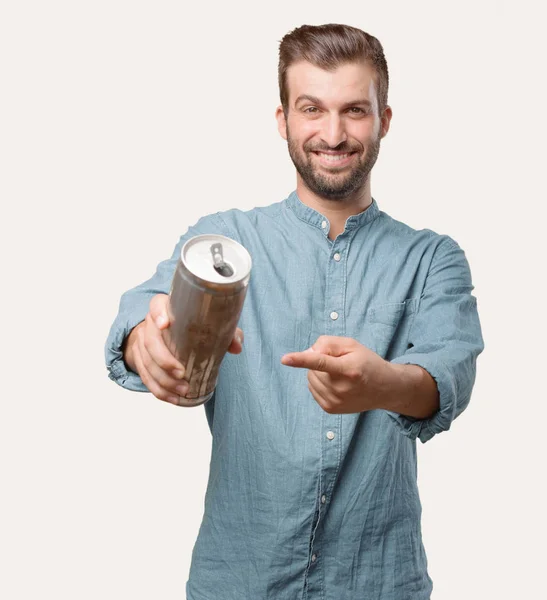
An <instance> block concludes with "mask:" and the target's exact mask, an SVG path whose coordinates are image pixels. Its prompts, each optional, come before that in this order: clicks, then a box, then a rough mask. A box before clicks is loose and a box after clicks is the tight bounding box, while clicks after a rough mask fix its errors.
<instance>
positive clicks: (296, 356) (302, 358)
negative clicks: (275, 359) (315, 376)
mask: <svg viewBox="0 0 547 600" xmlns="http://www.w3.org/2000/svg"><path fill="white" fill-rule="evenodd" d="M281 362H282V364H284V365H287V366H288V367H297V368H301V369H311V370H312V371H322V372H324V373H330V374H331V375H341V374H342V372H343V371H342V365H341V364H340V359H339V358H338V357H335V356H329V355H328V354H323V353H321V352H316V351H315V350H311V349H309V350H305V351H304V352H290V353H289V354H285V355H284V356H283V357H282V358H281Z"/></svg>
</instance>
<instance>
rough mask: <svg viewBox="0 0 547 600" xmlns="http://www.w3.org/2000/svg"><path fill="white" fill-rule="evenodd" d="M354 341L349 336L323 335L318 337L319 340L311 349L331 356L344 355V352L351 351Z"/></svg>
mask: <svg viewBox="0 0 547 600" xmlns="http://www.w3.org/2000/svg"><path fill="white" fill-rule="evenodd" d="M354 342H355V341H354V340H352V339H351V338H347V337H340V336H336V335H322V336H320V337H318V338H317V341H316V342H315V344H313V346H312V347H311V348H310V350H315V352H321V354H328V355H329V356H344V354H347V353H348V352H351V350H352V348H353V345H354Z"/></svg>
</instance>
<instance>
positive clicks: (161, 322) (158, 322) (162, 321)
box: [156, 315, 167, 327]
mask: <svg viewBox="0 0 547 600" xmlns="http://www.w3.org/2000/svg"><path fill="white" fill-rule="evenodd" d="M166 323H167V319H166V317H165V315H160V316H159V317H158V318H157V319H156V325H157V326H158V327H163V326H164V325H165V324H166Z"/></svg>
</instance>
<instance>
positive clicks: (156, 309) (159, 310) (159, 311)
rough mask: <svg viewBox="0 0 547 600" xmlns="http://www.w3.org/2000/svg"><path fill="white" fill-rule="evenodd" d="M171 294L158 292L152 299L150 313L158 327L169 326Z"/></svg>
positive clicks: (164, 327)
mask: <svg viewBox="0 0 547 600" xmlns="http://www.w3.org/2000/svg"><path fill="white" fill-rule="evenodd" d="M168 302H169V296H168V295H167V294H156V295H155V296H154V297H153V298H152V300H150V315H151V316H152V319H153V320H154V323H156V326H157V327H158V329H166V328H167V327H169V314H168V312H167V303H168Z"/></svg>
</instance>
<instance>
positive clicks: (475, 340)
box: [388, 236, 484, 442]
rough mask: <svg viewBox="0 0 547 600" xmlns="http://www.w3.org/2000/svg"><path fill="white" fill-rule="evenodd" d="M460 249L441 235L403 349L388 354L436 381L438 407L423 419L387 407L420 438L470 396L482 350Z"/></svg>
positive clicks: (443, 426)
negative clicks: (406, 344)
mask: <svg viewBox="0 0 547 600" xmlns="http://www.w3.org/2000/svg"><path fill="white" fill-rule="evenodd" d="M473 289H474V287H473V285H472V282H471V272H470V269H469V264H468V261H467V258H466V256H465V253H464V252H463V250H462V249H461V248H460V247H459V245H458V244H457V243H456V242H455V241H454V240H452V239H451V238H449V237H447V236H443V238H442V241H441V243H440V244H439V245H438V246H437V248H436V250H435V253H434V255H433V258H432V261H431V265H430V268H429V272H428V275H427V279H426V282H425V285H424V289H423V293H422V295H421V298H420V302H419V306H418V309H417V313H416V314H415V316H414V321H413V324H412V327H411V330H410V334H409V349H408V350H407V352H405V354H403V355H401V356H399V357H397V358H395V359H393V360H392V361H391V362H393V363H397V364H414V365H419V366H420V367H422V368H423V369H425V370H426V371H427V372H428V373H429V374H430V375H431V376H432V377H433V379H434V380H435V382H436V383H437V388H438V390H439V399H440V408H439V410H438V411H437V412H436V413H435V414H434V415H433V416H432V417H430V418H428V419H414V418H409V417H406V416H403V415H400V414H398V413H395V412H391V411H388V412H389V414H390V416H391V417H392V418H393V419H394V420H395V422H396V423H397V425H398V426H399V427H400V429H401V432H402V433H403V434H404V435H407V436H408V437H410V438H414V439H415V438H419V439H420V440H421V441H422V442H426V441H428V440H430V439H431V438H432V437H433V436H434V435H435V434H437V433H440V432H441V431H447V430H448V429H449V428H450V426H451V424H452V421H453V420H454V419H455V418H456V417H457V416H458V415H460V414H461V413H462V412H463V411H464V410H465V408H466V407H467V405H468V404H469V400H470V398H471V391H472V389H473V385H474V382H475V374H476V360H477V356H478V355H479V354H480V353H481V352H482V350H483V349H484V342H483V338H482V332H481V326H480V322H479V316H478V311H477V300H476V298H475V297H474V296H473V295H472V293H471V292H472V290H473Z"/></svg>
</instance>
